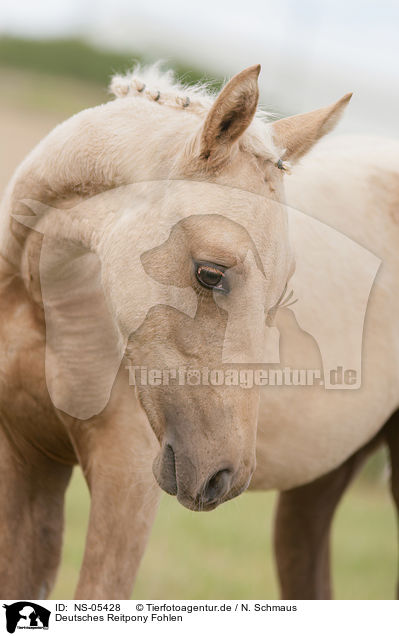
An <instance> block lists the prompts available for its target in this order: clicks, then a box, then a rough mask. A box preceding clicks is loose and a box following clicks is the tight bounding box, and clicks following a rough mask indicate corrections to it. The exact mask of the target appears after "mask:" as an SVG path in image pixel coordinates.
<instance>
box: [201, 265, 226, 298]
mask: <svg viewBox="0 0 399 636" xmlns="http://www.w3.org/2000/svg"><path fill="white" fill-rule="evenodd" d="M225 271H226V267H223V265H214V264H213V263H195V276H196V278H197V281H198V282H199V283H200V285H202V287H206V288H207V289H214V290H215V291H220V292H223V293H224V294H228V293H229V291H230V288H229V285H228V281H227V279H226V274H225Z"/></svg>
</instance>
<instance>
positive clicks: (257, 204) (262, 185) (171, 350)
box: [108, 66, 347, 510]
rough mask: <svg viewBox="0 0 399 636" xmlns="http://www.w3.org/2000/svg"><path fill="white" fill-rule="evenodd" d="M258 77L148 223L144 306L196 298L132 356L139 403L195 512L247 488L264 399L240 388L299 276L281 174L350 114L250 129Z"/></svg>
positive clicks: (201, 137)
mask: <svg viewBox="0 0 399 636" xmlns="http://www.w3.org/2000/svg"><path fill="white" fill-rule="evenodd" d="M259 70H260V67H259V66H254V67H251V68H249V69H247V70H244V71H243V72H241V73H239V74H238V75H236V76H235V77H234V78H233V79H232V80H231V81H230V82H229V83H228V84H227V85H226V86H225V87H224V89H223V90H222V91H221V93H220V94H219V96H218V97H217V99H216V101H215V102H214V103H213V104H212V106H211V107H210V109H209V110H208V111H207V112H204V113H202V112H200V113H199V116H198V121H197V122H196V124H195V126H194V127H193V130H192V131H191V132H190V134H189V135H188V137H187V139H186V141H185V143H184V144H183V145H182V146H181V147H176V156H175V159H174V162H173V166H172V168H171V172H170V174H169V179H170V181H168V182H167V184H162V185H160V184H157V185H155V186H154V188H153V190H152V197H153V202H152V204H151V212H148V216H147V221H146V222H147V223H150V224H151V226H152V227H151V232H152V233H153V234H154V235H155V236H156V235H158V237H159V238H160V237H161V235H162V240H157V241H155V246H154V247H152V248H151V249H147V250H143V251H142V253H141V255H140V260H141V265H142V268H143V270H144V272H145V275H144V276H143V279H142V281H141V285H142V286H143V291H142V293H141V294H140V297H143V296H144V295H145V291H144V290H145V289H149V288H150V287H151V285H153V284H158V285H161V286H164V287H165V288H168V287H169V288H173V289H177V290H180V292H181V294H183V295H184V293H186V294H187V310H186V311H184V307H177V306H176V305H175V306H171V302H164V303H162V300H161V299H160V300H159V303H158V304H153V305H152V307H151V308H150V309H149V311H148V313H147V315H146V318H145V320H144V321H143V322H142V324H141V325H140V327H139V328H138V329H137V330H136V331H135V332H134V333H133V334H131V335H130V337H129V343H128V356H129V358H130V361H131V364H132V365H136V366H140V367H142V368H141V369H140V370H137V372H136V374H135V380H136V384H137V390H138V395H139V397H140V401H141V404H142V406H143V407H144V409H145V411H146V413H147V415H148V418H149V420H150V422H151V424H152V427H153V429H154V431H155V432H156V434H157V436H158V438H159V441H160V443H161V450H160V452H159V455H158V456H157V458H156V459H155V462H154V467H153V468H154V474H155V477H156V479H157V481H158V483H159V485H160V486H161V488H163V489H164V490H165V491H166V492H168V493H171V494H173V495H177V498H178V499H179V501H180V502H181V503H182V504H183V505H185V506H187V507H189V508H190V509H193V510H210V509H212V508H214V507H215V506H217V505H218V504H220V503H222V502H223V501H226V500H228V499H230V498H232V497H234V496H236V495H238V494H239V493H241V492H242V491H243V490H244V489H245V488H246V487H247V486H248V484H249V481H250V479H251V475H252V473H253V471H254V468H255V443H256V425H257V415H258V400H259V395H258V389H257V388H256V387H254V386H252V387H248V384H246V383H245V382H243V381H242V380H243V378H246V377H247V376H248V372H249V371H253V370H254V368H256V364H257V363H260V362H267V360H265V359H264V355H265V349H266V346H267V336H268V330H267V327H268V326H270V325H271V324H272V319H273V315H274V313H275V311H276V308H277V307H278V304H279V301H280V300H281V299H282V298H283V296H284V291H285V289H286V286H287V282H288V280H289V277H290V276H291V274H292V272H293V269H294V257H293V254H292V253H291V250H290V243H289V237H288V233H287V219H286V211H285V209H284V205H283V200H284V197H283V181H284V174H285V172H286V170H287V169H288V166H289V165H290V163H292V162H295V161H296V160H297V159H298V158H300V157H301V156H302V155H303V154H304V153H305V152H306V151H307V150H309V149H310V148H311V146H312V145H313V144H314V143H315V142H316V141H317V140H318V139H319V138H320V137H321V136H322V135H323V134H325V133H326V132H327V131H328V130H330V128H331V127H332V126H333V124H334V122H335V120H336V119H337V117H338V115H339V113H340V111H341V109H342V108H343V106H344V105H345V103H346V101H347V99H346V98H344V99H343V100H341V101H340V102H338V104H335V105H334V106H332V107H330V108H326V109H322V110H319V111H316V112H313V113H310V114H307V115H300V116H298V117H291V118H287V119H283V120H280V121H278V122H276V123H274V124H268V125H267V124H266V123H264V122H263V121H261V120H260V119H259V118H258V117H257V118H256V119H254V118H255V115H256V110H257V103H258V85H257V79H258V74H259ZM136 88H137V87H136ZM160 99H162V93H160ZM183 105H184V106H185V108H186V109H187V113H188V111H189V109H190V107H191V106H192V107H193V108H195V104H190V102H189V101H188V100H187V101H186V102H184V101H183ZM154 192H158V195H159V196H158V197H157V196H156V195H155V194H154ZM154 198H155V199H156V200H155V201H154ZM141 223H142V221H141ZM160 228H162V232H160ZM130 249H131V248H130ZM116 257H117V255H116V254H115V258H116ZM115 282H116V281H115ZM112 287H113V285H112V284H111V283H110V281H109V282H108V289H110V290H111V289H112ZM136 289H137V285H136ZM131 291H132V294H133V296H132V298H133V299H134V293H135V290H134V289H132V290H131ZM111 293H112V292H111ZM193 298H194V304H195V311H193V312H192V313H191V314H190V311H189V299H190V302H191V301H192V300H193ZM116 303H117V301H116ZM182 309H183V310H182ZM127 315H128V313H126V316H127ZM127 328H128V325H127Z"/></svg>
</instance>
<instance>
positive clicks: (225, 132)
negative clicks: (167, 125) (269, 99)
mask: <svg viewBox="0 0 399 636" xmlns="http://www.w3.org/2000/svg"><path fill="white" fill-rule="evenodd" d="M259 73H260V64H257V65H256V66H250V67H249V68H247V69H245V70H244V71H241V73H238V74H237V75H235V76H234V77H233V78H232V79H231V80H230V81H229V82H228V83H227V84H226V86H225V87H224V88H223V90H222V91H221V93H220V94H219V95H218V97H217V99H216V101H215V103H214V104H213V106H212V108H211V110H210V111H209V113H208V116H207V118H206V120H205V123H204V125H203V127H202V129H201V132H200V154H201V158H203V159H208V160H210V161H211V162H213V161H216V162H217V161H218V160H219V159H221V158H222V157H223V156H225V155H226V153H227V152H228V151H229V150H230V147H231V145H232V144H233V143H234V142H235V141H236V140H237V139H238V138H239V137H241V135H242V134H243V133H244V132H245V130H246V129H247V128H248V126H249V124H250V123H251V121H252V119H253V117H254V115H255V112H256V107H257V105H258V99H259V88H258V76H259Z"/></svg>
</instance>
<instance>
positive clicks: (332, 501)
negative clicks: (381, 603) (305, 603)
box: [274, 437, 380, 599]
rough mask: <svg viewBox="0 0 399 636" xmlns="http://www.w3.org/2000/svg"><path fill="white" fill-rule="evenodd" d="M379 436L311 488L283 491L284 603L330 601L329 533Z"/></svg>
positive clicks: (279, 543) (278, 533) (278, 552)
mask: <svg viewBox="0 0 399 636" xmlns="http://www.w3.org/2000/svg"><path fill="white" fill-rule="evenodd" d="M379 440H380V438H379V437H377V438H375V440H373V441H372V442H370V443H369V444H367V445H366V446H364V447H363V448H362V449H360V450H359V451H357V452H356V453H355V454H354V455H352V456H351V457H350V458H349V459H347V460H346V462H344V463H343V464H342V465H341V466H339V467H338V468H336V469H335V470H333V471H331V472H330V473H328V474H327V475H324V476H323V477H320V478H319V479H316V480H315V481H313V482H311V483H310V484H306V485H304V486H300V487H299V488H293V489H292V490H287V491H285V492H282V493H280V495H279V501H278V506H277V513H276V520H275V534H274V548H275V557H276V562H277V571H278V576H279V580H280V588H281V596H282V598H283V599H329V598H331V581H330V530H331V523H332V520H333V517H334V513H335V510H336V507H337V505H338V503H339V501H340V499H341V497H342V495H343V494H344V492H345V490H346V489H347V487H348V485H349V484H350V482H351V480H352V478H353V476H354V474H355V473H356V471H357V469H358V468H359V467H360V466H361V464H362V463H363V461H364V460H365V458H366V457H367V455H368V454H370V452H371V451H372V450H373V449H374V448H375V447H376V445H377V444H378V443H379Z"/></svg>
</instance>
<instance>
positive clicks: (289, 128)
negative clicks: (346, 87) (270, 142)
mask: <svg viewBox="0 0 399 636" xmlns="http://www.w3.org/2000/svg"><path fill="white" fill-rule="evenodd" d="M351 97H352V93H348V94H347V95H344V97H342V98H341V99H340V100H338V101H337V102H336V103H335V104H332V105H331V106H327V107H325V108H319V109H318V110H313V111H311V112H310V113H304V114H303V115H293V116H292V117H284V119H279V120H278V121H276V122H274V123H273V124H271V127H272V132H273V138H274V142H275V144H276V146H277V148H278V149H279V150H280V151H281V152H282V153H283V157H282V158H283V159H284V160H286V159H288V160H289V161H292V162H294V161H296V160H297V159H299V158H300V157H302V155H304V154H305V153H306V152H308V150H310V149H311V148H312V146H314V144H315V143H316V142H317V141H319V139H321V138H322V137H323V136H324V135H326V134H327V133H329V132H330V131H331V130H332V129H333V128H334V127H335V126H336V125H337V123H338V122H339V120H340V118H341V116H342V114H343V112H344V110H345V107H346V106H347V104H348V102H349V100H350V98H351Z"/></svg>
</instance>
